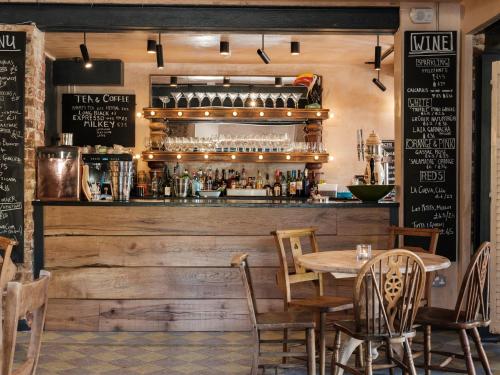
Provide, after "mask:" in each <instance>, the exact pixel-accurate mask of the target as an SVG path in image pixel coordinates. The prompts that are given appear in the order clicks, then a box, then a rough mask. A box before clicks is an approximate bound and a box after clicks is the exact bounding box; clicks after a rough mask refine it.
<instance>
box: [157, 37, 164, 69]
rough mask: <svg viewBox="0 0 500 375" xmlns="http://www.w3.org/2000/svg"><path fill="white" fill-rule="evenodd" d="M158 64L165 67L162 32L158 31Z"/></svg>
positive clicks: (160, 67) (161, 67)
mask: <svg viewBox="0 0 500 375" xmlns="http://www.w3.org/2000/svg"><path fill="white" fill-rule="evenodd" d="M156 66H157V67H158V69H163V67H164V64H163V46H162V45H161V33H158V44H157V45H156Z"/></svg>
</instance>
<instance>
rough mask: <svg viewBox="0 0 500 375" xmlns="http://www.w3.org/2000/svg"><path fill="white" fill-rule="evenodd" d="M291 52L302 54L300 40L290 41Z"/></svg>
mask: <svg viewBox="0 0 500 375" xmlns="http://www.w3.org/2000/svg"><path fill="white" fill-rule="evenodd" d="M290 54H292V55H293V56H297V55H300V42H296V41H292V42H290Z"/></svg>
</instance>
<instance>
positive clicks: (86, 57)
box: [80, 32, 92, 69]
mask: <svg viewBox="0 0 500 375" xmlns="http://www.w3.org/2000/svg"><path fill="white" fill-rule="evenodd" d="M80 52H81V53H82V59H83V64H84V66H85V68H87V69H90V68H92V61H91V60H90V55H89V50H88V49H87V33H85V32H84V33H83V44H80Z"/></svg>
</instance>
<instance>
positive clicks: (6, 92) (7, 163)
mask: <svg viewBox="0 0 500 375" xmlns="http://www.w3.org/2000/svg"><path fill="white" fill-rule="evenodd" d="M25 57H26V33H23V32H3V31H2V32H0V236H4V237H8V238H13V239H15V240H16V241H18V243H19V244H18V245H17V246H16V247H15V248H14V251H13V255H12V259H13V260H14V261H15V262H22V261H23V257H24V256H23V254H24V251H23V248H24V241H23V239H24V238H23V237H24V61H25Z"/></svg>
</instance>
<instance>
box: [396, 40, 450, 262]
mask: <svg viewBox="0 0 500 375" xmlns="http://www.w3.org/2000/svg"><path fill="white" fill-rule="evenodd" d="M403 103H404V107H403V110H404V125H403V131H404V136H403V142H404V144H403V168H404V170H403V174H404V189H403V190H404V225H405V226H408V227H415V228H439V229H440V230H441V235H440V237H439V241H438V245H437V253H438V254H440V255H443V256H446V257H447V258H449V259H450V260H456V253H457V238H456V232H457V113H458V112H457V33H456V32H455V31H436V32H420V31H418V32H417V31H406V32H405V54H404V102H403Z"/></svg>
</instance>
